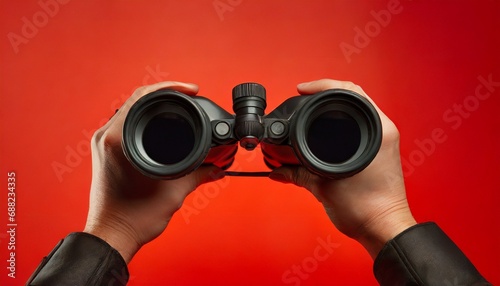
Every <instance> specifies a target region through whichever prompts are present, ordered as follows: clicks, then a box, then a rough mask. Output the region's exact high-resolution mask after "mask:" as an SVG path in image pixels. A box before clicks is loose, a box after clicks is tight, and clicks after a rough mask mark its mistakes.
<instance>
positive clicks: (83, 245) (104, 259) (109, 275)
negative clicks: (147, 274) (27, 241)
mask: <svg viewBox="0 0 500 286" xmlns="http://www.w3.org/2000/svg"><path fill="white" fill-rule="evenodd" d="M128 278H129V274H128V269H127V264H126V263H125V261H124V260H123V258H122V256H121V255H120V253H118V251H116V250H115V249H114V248H112V247H111V246H110V245H109V244H108V243H106V242H105V241H104V240H102V239H100V238H98V237H96V236H93V235H91V234H88V233H84V232H74V233H71V234H69V235H68V236H67V237H66V238H64V239H63V240H61V241H60V242H59V243H58V244H57V245H56V247H55V248H54V249H53V250H52V251H51V252H50V254H49V255H48V256H47V257H44V258H43V260H42V262H41V263H40V265H39V266H38V268H37V269H36V270H35V272H34V273H33V274H32V275H31V277H30V278H29V280H28V282H27V283H26V285H51V286H57V285H92V286H94V285H126V284H127V282H128Z"/></svg>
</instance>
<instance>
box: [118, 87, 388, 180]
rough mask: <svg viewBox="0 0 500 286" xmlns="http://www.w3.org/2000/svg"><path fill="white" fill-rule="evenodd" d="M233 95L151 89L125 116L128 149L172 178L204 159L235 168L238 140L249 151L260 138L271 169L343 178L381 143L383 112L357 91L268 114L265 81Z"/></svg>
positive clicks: (300, 99) (133, 159)
mask: <svg viewBox="0 0 500 286" xmlns="http://www.w3.org/2000/svg"><path fill="white" fill-rule="evenodd" d="M232 97H233V111H234V114H231V113H229V112H227V111H226V110H224V109H222V108H221V107H219V106H218V105H217V104H215V103H214V102H213V101H211V100H210V99H208V98H206V97H202V96H189V95H186V94H183V93H181V92H178V91H175V90H169V89H164V90H158V91H155V92H152V93H149V94H147V95H145V96H144V97H142V98H141V99H139V100H138V101H137V102H136V103H135V104H134V105H133V106H132V107H131V109H130V111H129V112H128V114H127V117H126V119H125V123H124V126H123V134H122V135H123V137H122V138H123V139H122V146H123V150H124V153H125V155H126V157H127V158H128V160H129V161H130V163H131V164H132V165H133V166H134V167H135V168H136V169H138V170H139V171H140V172H142V173H143V174H144V175H147V176H149V177H152V178H156V179H166V180H169V179H175V178H179V177H182V176H184V175H187V174H189V173H190V172H192V171H194V170H196V169H197V168H198V167H199V166H201V165H202V164H208V165H215V166H218V167H220V168H222V169H224V170H227V169H228V168H229V167H230V166H231V164H232V163H233V161H234V156H235V154H236V152H237V150H238V143H239V145H240V146H241V147H243V148H245V149H246V150H249V151H251V150H254V149H255V148H256V147H257V146H258V145H259V144H260V145H261V150H262V153H263V159H264V162H265V163H266V165H267V166H268V167H269V168H270V169H274V168H278V167H281V166H293V165H302V166H304V167H305V168H307V169H308V170H309V171H310V172H313V173H315V174H318V175H320V176H323V177H328V178H332V179H341V178H345V177H349V176H352V175H354V174H356V173H358V172H360V171H362V170H363V169H364V168H365V167H367V166H368V165H369V164H370V162H371V161H372V160H373V158H375V156H376V154H377V153H378V150H379V148H380V145H381V141H382V125H381V122H380V118H379V115H378V113H377V111H376V110H375V108H374V106H373V105H372V104H371V103H370V102H369V101H368V100H367V99H366V98H365V97H363V96H361V95H360V94H358V93H356V92H353V91H350V90H345V89H330V90H325V91H322V92H319V93H316V94H313V95H298V96H294V97H291V98H289V99H287V100H285V101H284V102H283V103H282V104H281V105H279V106H278V107H276V109H274V110H273V111H272V112H271V113H269V114H267V115H266V114H265V112H264V110H265V108H266V90H265V88H264V87H263V86H262V85H260V84H258V83H243V84H239V85H237V86H235V87H234V88H233V90H232ZM266 174H268V173H266ZM233 175H235V174H233ZM240 175H241V174H240Z"/></svg>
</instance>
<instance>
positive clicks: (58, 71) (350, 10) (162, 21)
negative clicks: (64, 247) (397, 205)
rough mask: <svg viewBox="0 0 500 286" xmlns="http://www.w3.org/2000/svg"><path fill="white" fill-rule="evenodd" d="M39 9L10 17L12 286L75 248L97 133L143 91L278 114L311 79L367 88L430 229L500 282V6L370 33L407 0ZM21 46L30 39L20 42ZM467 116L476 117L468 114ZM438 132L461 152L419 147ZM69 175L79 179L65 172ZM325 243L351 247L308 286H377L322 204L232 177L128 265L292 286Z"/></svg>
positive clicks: (0, 242) (450, 7) (410, 9)
mask: <svg viewBox="0 0 500 286" xmlns="http://www.w3.org/2000/svg"><path fill="white" fill-rule="evenodd" d="M52 2H53V1H48V0H47V1H41V2H40V3H52ZM61 2H64V1H61ZM40 3H39V2H37V1H16V2H13V1H2V2H1V3H0V16H1V22H2V25H1V27H0V35H2V37H3V40H2V41H1V43H0V49H1V64H0V67H1V77H0V108H1V115H0V116H1V120H0V121H1V134H2V135H1V136H2V140H0V151H1V153H0V156H1V157H0V163H1V168H0V174H1V176H0V178H3V179H2V180H3V183H0V186H2V187H1V194H2V195H1V196H0V202H1V203H0V229H1V230H2V231H1V233H0V266H1V267H0V284H2V285H22V284H23V283H24V282H25V281H26V279H27V278H28V276H29V275H30V273H31V272H32V271H33V270H34V269H35V268H36V266H37V265H38V264H39V262H40V260H41V259H42V257H43V256H44V255H47V254H48V253H49V251H50V250H51V249H52V248H53V247H54V245H55V244H56V242H57V241H58V240H59V239H60V238H62V237H64V236H65V235H66V234H67V233H68V232H71V231H80V230H82V228H83V226H84V223H85V219H86V213H87V208H88V190H89V183H90V178H91V167H90V166H91V159H90V155H89V149H88V140H89V138H88V136H86V135H85V133H91V132H93V131H94V130H95V129H97V128H98V127H99V126H100V124H101V123H102V122H103V120H106V119H107V118H109V117H110V116H111V115H112V114H113V112H114V110H115V109H116V108H118V107H119V106H120V105H121V103H122V102H123V101H124V100H125V99H126V98H127V97H128V95H130V94H131V93H132V91H133V90H134V89H135V88H136V87H138V86H141V85H143V84H150V83H153V82H156V81H158V80H179V81H187V82H195V83H198V84H199V85H200V87H201V90H200V94H202V95H204V96H208V97H210V98H212V99H213V100H214V101H215V102H217V103H218V104H220V105H221V106H222V107H224V108H226V109H227V110H229V111H231V102H230V98H231V97H230V91H231V88H232V87H233V86H234V85H236V84H238V83H241V82H245V81H256V82H259V83H261V84H263V85H264V86H265V87H266V88H267V91H268V109H267V110H268V111H270V110H272V109H273V108H274V107H276V106H277V105H278V104H279V103H281V102H282V101H284V100H285V99H286V98H288V97H289V96H292V95H296V90H295V86H296V84H297V83H299V82H302V81H310V80H314V79H319V78H335V79H342V80H351V81H353V82H355V83H357V84H359V85H361V86H362V87H363V88H364V89H365V91H366V92H367V93H368V94H369V95H370V96H371V97H372V98H373V99H374V100H375V101H376V102H377V104H378V105H379V106H380V107H381V109H382V110H384V112H385V113H386V114H387V115H388V116H389V117H390V118H391V119H392V120H393V121H394V122H395V123H396V125H397V126H398V127H399V130H400V132H401V149H402V158H403V159H404V160H406V168H405V169H406V176H407V181H406V182H407V192H408V198H409V202H410V205H411V208H412V210H413V213H414V215H415V217H416V218H417V220H418V221H420V222H423V221H429V220H432V221H436V222H437V223H438V224H439V225H440V226H441V227H442V228H443V229H444V230H445V231H446V232H447V233H448V234H449V235H450V236H451V237H452V238H453V239H454V241H455V242H456V243H457V244H458V245H459V246H460V247H461V249H462V250H463V251H464V252H465V253H466V254H467V256H468V257H469V258H470V259H471V260H472V262H473V263H474V264H475V265H476V266H477V268H478V269H479V270H480V271H481V272H482V274H483V275H485V276H486V278H487V279H489V280H490V282H492V283H494V284H499V283H500V274H499V273H500V272H498V269H500V262H499V256H500V247H499V243H498V241H500V231H499V227H500V223H499V211H498V204H499V202H500V194H499V193H500V192H499V191H500V187H499V186H498V179H499V175H498V174H499V169H500V168H499V163H500V151H499V148H498V147H499V144H500V135H499V131H500V128H499V123H500V120H499V117H498V107H499V106H500V87H496V88H495V89H494V90H493V91H492V92H491V96H490V97H489V98H487V99H484V100H477V99H476V100H475V99H474V98H473V97H474V96H475V90H476V87H477V86H478V85H479V84H480V81H479V80H478V77H479V76H483V77H485V78H488V76H491V77H492V79H493V80H494V81H496V82H499V81H500V65H499V64H500V55H499V50H500V34H499V31H500V2H499V1H494V0H479V1H422V0H420V1H409V0H400V2H399V6H398V9H402V11H400V13H398V14H392V17H391V19H390V22H389V23H383V24H384V26H381V25H380V24H377V25H378V26H377V25H373V24H374V23H373V21H374V19H375V18H374V16H373V13H372V11H373V12H379V11H381V10H386V9H387V6H388V4H389V3H396V4H397V2H395V0H390V1H389V0H381V1H346V0H344V1H341V0H336V1H332V0H328V1H290V0H279V1H264V0H262V1H236V0H231V1H229V0H220V1H213V0H198V1H141V2H139V1H76V0H74V1H68V3H64V4H63V3H60V4H58V6H57V9H56V6H54V5H52V6H50V5H49V6H50V8H51V9H52V10H51V11H52V12H51V14H52V15H48V14H47V13H48V12H45V11H44V8H43V6H44V5H43V4H40ZM54 3H56V2H54ZM214 3H215V4H217V3H219V5H220V3H223V4H225V5H226V6H227V5H229V6H227V7H230V8H231V9H229V8H227V7H226V8H227V10H224V11H219V12H218V11H217V9H216V8H215V7H214ZM44 15H45V16H44ZM24 17H26V18H25V19H26V20H27V21H28V22H29V23H36V24H37V25H38V27H36V30H35V31H36V32H35V31H34V30H31V31H29V29H28V28H26V27H24V26H26V25H29V24H26V23H27V22H26V21H23V18H24ZM367 25H368V26H367ZM356 27H358V28H359V29H361V30H364V29H365V28H366V27H368V29H372V30H369V31H368V32H369V34H370V35H371V36H370V38H369V42H366V41H365V42H364V43H362V44H363V46H360V45H358V47H360V49H359V50H358V51H357V52H358V53H353V54H351V55H350V62H349V61H348V59H347V58H346V56H345V55H344V54H343V52H342V50H341V48H340V45H341V43H347V44H350V45H355V36H356V33H357V32H356V30H355V28H356ZM377 27H378V28H379V29H377ZM30 32H31V33H30ZM23 33H24V34H23ZM13 34H15V35H17V36H18V38H16V39H17V40H19V38H20V37H24V38H25V40H24V42H22V43H17V44H13V43H12V42H11V40H10V39H12V37H14V36H13ZM9 35H10V36H9ZM365 40H366V39H365ZM358 44H360V43H358ZM481 91H482V92H486V89H483V90H481ZM455 104H461V105H463V104H466V105H467V104H468V105H467V106H468V108H469V109H468V110H465V111H464V112H463V113H457V112H455V111H453V108H454V105H455ZM449 110H451V111H449ZM443 116H444V117H443ZM436 128H440V129H441V130H442V131H443V132H444V135H443V136H445V138H446V140H444V142H438V143H436V142H435V143H434V144H435V146H434V150H430V151H429V150H421V147H419V145H418V144H417V143H416V140H417V142H418V140H419V141H420V142H429V140H431V138H432V133H433V130H435V129H436ZM428 146H429V145H428ZM424 151H426V153H424ZM422 154H423V155H422ZM261 161H262V160H261V154H259V153H257V152H255V153H250V154H249V153H246V152H243V150H240V151H239V153H238V159H237V164H238V166H239V168H240V169H245V170H259V169H260V168H261V166H262V163H261ZM55 165H58V166H63V165H64V166H66V169H65V170H66V171H67V172H64V173H62V174H59V176H58V175H57V174H56V172H55V171H54V166H55ZM235 167H236V166H235ZM9 171H15V172H16V174H17V175H16V184H17V190H16V192H17V209H16V222H17V223H18V226H17V229H16V262H17V264H16V278H15V279H11V278H8V277H7V269H6V266H7V262H6V260H7V259H8V252H7V242H8V239H9V237H8V236H7V235H6V230H7V227H6V224H7V187H6V186H7V172H9ZM188 209H190V210H193V209H194V210H195V212H194V213H193V214H192V215H190V216H188V215H186V210H188ZM183 212H184V214H183ZM328 236H331V238H330V239H331V241H332V242H333V243H336V244H338V247H336V248H335V249H334V251H333V252H332V253H331V254H330V255H329V256H328V259H326V260H325V261H320V262H318V264H317V266H315V267H314V268H315V269H312V270H314V271H312V270H311V271H310V272H311V273H310V274H308V277H307V278H305V279H301V280H299V281H300V282H301V283H300V284H301V285H374V284H376V281H375V279H374V278H373V274H372V261H371V259H370V257H369V255H368V254H367V253H366V251H365V250H364V249H363V248H362V247H361V246H360V245H359V244H358V243H356V242H355V241H352V240H351V239H349V238H346V237H345V236H344V235H342V234H341V233H339V232H338V231H337V230H336V229H335V228H334V226H333V225H332V224H331V222H330V221H329V220H328V218H327V216H326V215H325V214H324V211H323V209H322V207H321V205H320V204H319V203H318V202H317V201H316V200H315V199H314V198H313V197H312V196H311V195H310V194H309V193H308V192H307V191H305V190H303V189H299V188H296V187H292V186H290V185H283V184H279V183H275V182H272V181H271V180H269V179H262V178H261V179H252V178H226V179H225V180H224V181H222V182H220V183H219V185H217V184H211V185H207V186H206V187H202V188H200V189H198V190H197V191H195V192H194V193H193V194H191V195H190V196H189V197H188V198H187V199H186V201H185V204H184V207H183V209H181V212H179V213H177V214H176V215H175V216H174V218H173V220H172V222H171V223H170V225H169V227H168V228H167V230H166V231H165V232H164V233H163V234H162V235H161V236H160V237H159V238H158V239H156V240H155V241H154V242H152V243H150V244H149V245H147V246H145V247H144V248H143V249H142V250H141V251H140V252H139V253H138V255H137V256H136V257H135V258H134V260H133V261H132V263H131V264H130V265H129V267H130V272H131V279H130V285H165V284H169V285H200V284H206V285H282V284H285V285H293V284H287V283H285V282H286V281H283V280H282V276H283V274H284V273H285V271H287V270H290V269H291V267H292V265H301V264H302V262H303V261H310V259H308V258H310V257H313V254H314V250H315V248H316V247H318V245H320V244H319V243H318V239H323V240H327V237H328ZM313 266H314V265H313ZM309 269H311V266H310V267H309ZM449 283H450V284H446V281H444V283H443V285H451V284H452V283H453V281H449Z"/></svg>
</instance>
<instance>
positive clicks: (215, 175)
mask: <svg viewBox="0 0 500 286" xmlns="http://www.w3.org/2000/svg"><path fill="white" fill-rule="evenodd" d="M191 175H192V176H193V178H192V179H193V182H194V184H195V188H196V187H198V186H199V185H202V184H205V183H209V182H213V181H217V180H220V179H222V178H224V176H225V172H224V170H222V169H221V168H219V167H216V166H201V167H200V168H198V169H197V170H196V171H194V172H193V173H192V174H191Z"/></svg>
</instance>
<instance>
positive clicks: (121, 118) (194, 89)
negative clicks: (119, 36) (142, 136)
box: [106, 81, 199, 132]
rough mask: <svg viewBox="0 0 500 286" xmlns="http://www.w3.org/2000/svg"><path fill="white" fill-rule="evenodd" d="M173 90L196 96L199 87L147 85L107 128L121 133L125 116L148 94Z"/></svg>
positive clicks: (187, 85) (121, 109) (133, 95)
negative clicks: (161, 90)
mask: <svg viewBox="0 0 500 286" xmlns="http://www.w3.org/2000/svg"><path fill="white" fill-rule="evenodd" d="M167 88H169V89H173V90H177V91H179V92H182V93H185V94H188V95H195V94H196V93H197V92H198V90H199V87H198V85H197V84H194V83H184V82H179V81H162V82H158V83H155V84H152V85H146V86H142V87H139V88H137V89H136V90H135V91H134V93H133V94H132V95H131V96H130V98H129V99H127V101H126V102H125V103H124V104H123V105H122V107H120V109H119V110H118V111H117V113H116V114H115V115H114V116H113V117H112V118H111V120H110V121H109V122H108V124H106V125H107V126H108V127H107V128H112V126H114V127H116V130H118V131H120V132H121V128H122V125H123V122H124V121H125V116H126V115H127V113H128V111H129V110H130V107H131V106H132V105H133V104H134V103H135V102H136V101H137V100H139V99H140V98H141V97H143V96H145V95H146V94H149V93H151V92H154V91H157V90H160V89H167Z"/></svg>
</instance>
